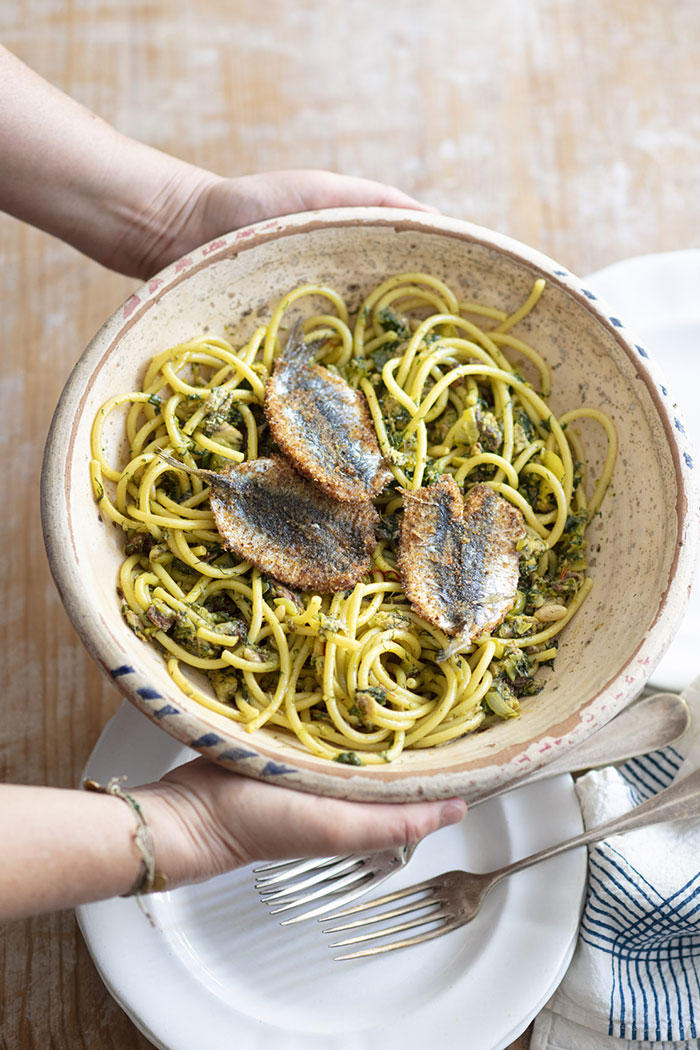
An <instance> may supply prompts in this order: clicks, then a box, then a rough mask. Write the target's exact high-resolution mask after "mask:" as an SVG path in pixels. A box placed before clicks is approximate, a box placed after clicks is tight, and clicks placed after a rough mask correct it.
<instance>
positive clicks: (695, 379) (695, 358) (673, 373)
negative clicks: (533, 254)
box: [584, 250, 700, 691]
mask: <svg viewBox="0 0 700 1050" xmlns="http://www.w3.org/2000/svg"><path fill="white" fill-rule="evenodd" d="M584 280H585V282H586V284H587V286H588V287H589V288H590V289H591V290H592V291H593V292H595V293H596V294H597V295H599V296H600V297H601V298H602V299H605V300H607V302H608V303H610V304H611V305H612V307H613V308H614V313H615V314H616V316H619V317H620V318H621V319H622V321H623V322H624V324H625V327H626V328H627V329H628V330H630V331H632V332H634V333H636V336H637V337H638V339H639V342H640V343H641V344H642V345H643V346H646V347H648V348H649V350H650V351H651V355H652V357H653V358H654V360H655V361H656V362H657V363H658V365H659V368H660V370H661V373H662V374H663V375H664V376H665V378H666V380H667V389H668V391H669V393H670V395H671V397H672V398H673V399H674V403H675V404H677V405H678V408H679V416H680V417H681V419H682V420H683V422H684V425H685V427H686V429H687V432H688V436H689V438H690V441H691V442H692V444H693V445H694V448H695V452H696V454H697V455H700V412H699V411H698V406H697V402H696V391H697V389H698V384H699V383H700V251H695V250H689V251H681V252H665V253H662V254H660V255H640V256H638V257H637V258H634V259H625V260H624V261H623V262H619V263H615V264H614V265H613V266H608V267H606V269H604V270H599V271H598V272H597V273H593V274H590V275H589V276H588V277H586V278H585V279H584ZM699 575H700V574H698V573H697V572H696V578H695V585H694V587H693V589H692V591H691V595H690V602H689V604H688V608H687V611H686V615H685V617H684V619H683V623H682V624H681V627H680V630H679V631H678V633H677V635H676V637H675V638H674V640H673V642H672V643H671V646H670V648H669V649H668V650H667V652H666V655H665V656H664V657H663V659H662V661H661V663H660V664H659V665H658V667H657V668H656V670H655V672H654V674H653V675H652V678H651V683H652V684H653V685H655V686H658V687H659V688H661V689H676V690H679V691H680V690H681V689H684V688H685V687H686V686H687V685H690V683H691V681H692V680H693V679H694V678H695V676H696V675H697V673H698V670H700V653H699V652H698V640H699V639H700V579H699V578H698V577H699Z"/></svg>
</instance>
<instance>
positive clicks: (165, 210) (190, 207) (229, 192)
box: [113, 165, 436, 278]
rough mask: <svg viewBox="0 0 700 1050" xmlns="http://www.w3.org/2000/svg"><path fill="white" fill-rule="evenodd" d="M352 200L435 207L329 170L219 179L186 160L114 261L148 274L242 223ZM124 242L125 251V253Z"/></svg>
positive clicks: (127, 269) (352, 203)
mask: <svg viewBox="0 0 700 1050" xmlns="http://www.w3.org/2000/svg"><path fill="white" fill-rule="evenodd" d="M353 206H377V207H387V208H412V209H414V210H418V211H431V212H434V211H435V210H436V209H434V208H432V207H430V206H428V205H425V204H421V203H420V202H419V201H417V200H415V199H414V198H413V197H409V196H408V194H406V193H403V192H402V191H401V190H398V189H395V188H394V187H393V186H387V185H385V184H384V183H382V182H374V181H373V180H371V179H361V178H355V177H352V176H348V175H338V174H335V173H334V172H330V171H315V170H299V171H272V172H266V173H265V174H260V175H243V176H240V177H239V178H230V179H224V178H219V177H218V176H216V175H212V173H211V172H205V171H202V170H201V169H197V168H194V169H193V168H189V167H188V166H187V165H184V166H182V167H181V168H179V169H178V170H174V172H173V179H172V182H171V183H170V186H169V189H168V192H167V194H165V195H163V197H162V198H159V200H158V201H157V202H151V203H150V205H147V206H146V210H148V208H151V209H153V208H154V207H157V208H160V209H161V214H160V215H159V216H158V217H157V218H156V217H155V216H154V217H153V218H152V219H150V220H149V219H148V218H147V216H146V214H144V216H143V217H142V221H140V222H139V223H137V224H136V226H135V228H134V231H133V235H132V236H131V237H130V238H129V239H128V240H126V241H125V242H123V244H122V245H121V246H120V254H119V256H117V257H116V258H115V260H114V263H113V268H114V269H121V270H123V271H124V272H131V273H134V272H135V273H137V275H138V276H140V277H144V278H145V277H149V276H151V275H152V274H153V273H156V272H157V271H158V270H161V269H163V267H164V266H167V265H168V263H171V262H173V261H174V260H175V259H178V258H179V257H180V256H181V255H185V254H186V253H187V252H188V251H191V249H192V248H196V247H198V246H199V245H200V244H205V243H206V242H207V241H210V240H213V239H214V238H215V237H218V236H219V235H220V234H222V233H228V232H229V231H231V230H237V229H239V228H240V227H242V226H248V225H250V224H252V223H255V222H261V221H262V220H264V219H270V218H276V217H277V216H280V215H291V214H294V213H296V212H303V211H313V210H314V209H316V208H342V207H353ZM169 213H172V217H171V218H169V217H168V216H169ZM125 248H126V249H128V252H129V254H130V255H131V258H127V257H126V256H125V255H124V253H123V249H125Z"/></svg>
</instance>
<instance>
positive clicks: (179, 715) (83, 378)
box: [42, 209, 698, 800]
mask: <svg viewBox="0 0 700 1050" xmlns="http://www.w3.org/2000/svg"><path fill="white" fill-rule="evenodd" d="M406 270H412V271H417V270H425V271H430V272H431V273H433V274H437V275H438V276H440V277H441V278H443V279H444V280H446V281H447V282H448V283H449V284H450V285H452V286H453V287H455V288H456V289H457V290H458V292H459V294H460V295H461V296H464V297H466V298H469V299H476V300H479V301H481V302H484V303H487V304H490V305H494V306H495V305H497V306H500V307H502V308H504V309H506V310H509V309H515V308H516V306H517V305H519V304H520V303H521V302H523V301H524V299H525V298H526V297H527V295H528V293H529V292H530V290H531V287H532V282H533V279H534V278H535V277H539V276H543V277H544V278H545V279H546V281H547V291H546V294H545V296H544V297H543V299H542V300H541V302H540V304H539V305H538V307H537V309H536V310H534V311H533V312H532V314H530V315H529V316H528V317H527V318H526V319H525V321H524V322H522V323H521V326H520V327H519V329H518V334H521V335H522V337H523V338H524V339H526V340H528V341H530V342H532V344H533V345H535V346H537V347H538V348H539V350H540V351H541V352H542V353H543V354H544V356H545V357H546V358H547V360H548V361H549V363H550V365H551V366H552V369H553V394H552V398H551V404H552V407H553V410H554V411H555V412H557V413H559V412H563V411H565V410H566V409H568V408H572V407H574V406H577V405H580V404H581V403H586V404H590V405H596V406H599V407H601V408H602V409H603V410H604V411H605V412H607V413H609V415H610V416H611V417H612V418H613V420H614V422H615V425H616V427H617V430H618V434H619V440H620V453H619V458H618V462H617V467H616V470H615V476H614V481H613V485H612V487H611V490H610V492H609V493H608V495H607V497H606V500H605V502H604V505H603V514H602V516H601V517H600V518H597V519H596V520H595V522H594V523H593V524H592V525H591V527H590V529H589V532H588V534H587V536H588V540H589V561H590V566H591V567H590V575H591V576H592V578H593V579H594V581H595V586H594V588H593V591H592V593H591V595H590V596H589V597H588V599H587V600H586V601H585V603H584V604H583V606H582V608H581V610H580V612H579V613H578V614H577V616H576V617H575V618H574V620H573V621H572V622H571V624H570V625H568V627H567V628H566V629H565V631H564V632H563V634H562V636H561V645H560V650H559V655H558V658H557V661H556V666H555V672H554V674H553V675H552V676H551V677H550V678H549V680H548V684H547V686H546V688H545V689H544V691H543V692H542V693H540V694H539V696H537V697H532V698H530V699H527V700H525V701H524V702H523V704H522V715H521V717H520V718H517V719H512V720H508V721H504V722H501V723H499V724H496V725H492V726H491V727H489V728H488V729H487V730H486V731H483V732H478V733H475V734H472V735H469V736H466V737H463V738H462V739H460V740H457V741H455V742H454V743H451V744H448V745H445V746H443V747H441V748H437V749H426V750H419V751H412V752H406V753H404V754H403V755H402V756H401V757H400V758H399V759H398V760H397V761H395V762H393V763H391V764H389V765H386V766H384V767H381V768H378V767H369V768H356V767H353V766H349V765H343V764H339V763H334V762H328V761H325V760H322V759H318V758H315V757H314V756H312V755H310V754H308V753H307V752H306V751H304V750H302V749H301V747H300V745H298V744H297V743H296V741H295V740H293V739H290V738H289V737H287V736H286V735H284V734H283V733H282V732H278V731H275V730H274V729H267V728H266V729H263V730H260V731H258V732H256V733H248V732H247V731H246V730H245V729H243V728H241V727H239V726H238V725H236V724H235V723H233V722H231V721H229V720H228V719H226V718H224V717H222V716H220V715H218V714H215V713H213V712H211V711H209V710H208V709H205V708H203V707H202V706H200V705H198V704H197V703H196V702H195V701H193V700H191V699H189V698H188V697H187V696H185V695H184V694H183V693H182V692H181V691H180V690H179V689H178V688H177V687H176V686H175V685H174V683H173V682H172V680H171V679H170V677H169V675H168V673H167V670H166V667H165V662H164V661H163V659H162V656H161V654H160V651H158V650H157V649H156V647H155V646H151V645H149V644H145V643H143V642H140V641H139V640H138V639H137V638H136V637H135V636H134V634H133V633H132V632H131V631H130V629H129V628H128V627H127V625H126V623H125V622H124V620H123V619H122V616H121V614H120V603H119V600H118V597H117V593H116V589H115V586H116V578H117V570H118V566H119V563H120V561H121V559H122V554H121V550H122V539H123V537H122V533H121V530H119V529H118V528H117V527H116V526H115V525H113V524H112V523H111V522H109V521H106V520H103V519H100V516H99V511H98V507H97V506H96V504H95V502H94V500H93V496H92V492H91V488H90V480H89V473H88V463H89V458H90V440H89V435H90V427H91V424H92V421H93V418H94V416H95V413H96V412H97V410H98V408H99V407H100V406H101V405H102V404H103V402H104V401H106V400H107V399H108V398H109V397H111V396H113V395H114V394H116V393H119V392H123V391H126V390H129V389H130V388H132V387H134V386H136V385H137V384H138V382H139V380H140V377H141V375H142V373H143V370H144V367H145V364H146V362H147V361H148V360H149V359H150V358H151V356H152V355H153V354H154V353H155V352H156V351H157V350H159V349H162V348H165V347H167V346H170V345H173V344H175V343H178V342H180V341H182V340H184V339H186V338H188V337H191V336H194V335H198V334H201V333H203V332H210V333H214V334H223V333H224V331H225V329H226V326H230V325H233V326H234V328H235V330H236V331H237V332H238V333H240V335H241V337H245V336H247V335H249V334H250V333H251V332H252V330H253V329H254V328H255V327H256V326H257V325H258V324H259V323H260V320H261V319H265V318H267V317H269V315H270V308H271V306H272V305H273V304H274V303H276V302H277V301H278V300H279V299H280V298H281V296H282V295H283V294H284V293H285V292H287V291H288V290H289V289H291V288H293V287H294V286H296V285H297V284H300V283H302V282H306V281H318V282H320V283H326V284H330V285H331V286H333V287H335V288H337V289H339V290H340V291H341V292H343V293H345V294H347V295H348V297H349V299H350V300H351V301H352V302H356V301H358V300H359V297H360V295H361V293H364V292H365V291H366V290H368V289H370V288H371V287H373V286H375V285H376V284H378V283H379V282H380V281H381V280H382V279H384V278H385V277H387V276H389V275H391V274H394V273H399V272H402V271H406ZM584 436H585V440H586V446H587V450H588V453H589V458H590V462H591V469H592V470H593V471H594V472H595V470H596V467H597V466H599V465H600V462H601V457H602V454H603V451H604V449H603V447H602V441H601V439H600V437H599V435H598V434H597V433H596V431H595V428H593V427H592V428H591V433H590V434H589V433H588V432H586V434H585V435H584ZM119 442H120V433H119V420H115V423H114V426H113V428H112V429H111V430H110V429H108V430H107V431H106V447H107V451H108V453H110V454H111V458H112V461H116V453H117V450H118V447H119ZM42 508H43V521H44V534H45V540H46V546H47V550H48V554H49V559H50V562H51V568H52V571H53V574H54V577H55V580H56V583H57V585H58V588H59V591H60V594H61V597H62V599H63V602H64V604H65V606H66V609H67V611H68V614H69V616H70V617H71V620H72V622H73V624H74V626H75V627H76V629H77V631H78V632H79V634H80V636H81V638H82V640H83V642H84V643H85V645H86V646H87V648H88V649H89V651H90V652H91V653H92V655H93V656H94V657H95V659H96V660H97V661H98V662H99V664H100V666H101V667H102V668H103V669H104V671H105V672H106V674H108V675H109V676H110V677H111V678H112V679H113V681H114V682H115V683H116V684H117V685H118V686H119V688H120V689H121V690H122V692H123V693H124V694H125V696H127V697H128V698H129V700H130V701H131V702H132V703H134V704H135V705H136V706H137V707H138V708H139V709H140V710H141V711H142V712H143V713H144V715H146V716H147V717H148V718H150V719H151V720H152V721H153V722H155V723H156V724H157V725H159V726H160V727H161V728H162V729H163V730H164V731H165V732H166V733H169V734H171V735H172V736H174V737H176V738H177V739H178V740H180V741H181V742H182V743H184V744H187V745H189V746H191V747H193V748H195V749H196V750H197V751H200V752H201V753H202V754H204V755H206V756H207V757H209V758H210V759H213V760H214V761H216V762H219V763H221V764H222V765H224V766H227V767H229V768H231V769H233V770H236V771H237V772H240V773H244V774H247V775H250V776H253V777H259V778H263V779H266V780H273V781H275V782H277V783H281V784H285V785H289V786H293V787H295V788H299V789H302V790H306V791H311V792H316V793H320V794H327V795H334V796H340V797H346V798H354V799H384V800H405V799H414V798H444V797H448V796H451V795H454V794H460V795H463V796H464V797H466V798H467V799H475V798H479V797H482V796H484V795H485V794H488V793H489V792H490V791H492V790H495V789H497V788H499V787H502V786H504V785H506V784H508V783H509V782H512V781H514V780H517V779H519V778H521V777H523V776H525V775H526V774H527V773H529V772H532V771H534V770H535V769H537V768H539V767H540V766H542V765H544V764H545V763H546V762H548V761H549V760H551V759H552V758H554V757H555V756H558V755H560V754H562V753H563V752H564V751H566V750H568V749H570V748H571V747H573V746H574V745H575V744H577V743H579V742H581V741H582V740H584V739H585V738H586V737H588V736H590V735H591V734H592V733H594V732H595V731H596V729H598V728H599V727H600V726H602V725H603V724H604V723H605V722H607V721H609V719H611V718H612V717H613V716H614V715H615V714H617V712H619V711H620V710H621V709H622V708H623V707H624V706H625V705H626V704H627V703H628V702H629V701H630V700H631V699H632V698H633V697H635V696H636V695H637V694H638V693H639V692H640V691H641V689H642V687H643V686H644V683H645V681H646V680H647V678H648V677H649V675H650V674H651V672H652V670H653V669H654V667H655V665H656V664H657V663H658V661H659V660H660V658H661V656H662V654H663V652H664V650H665V648H666V646H667V645H668V644H669V642H670V640H671V638H672V636H673V634H674V632H675V631H676V629H677V627H678V625H679V623H680V620H681V617H682V613H683V609H684V605H685V602H686V600H687V596H688V591H689V586H690V577H691V572H692V561H693V554H692V552H693V551H694V549H695V547H696V544H697V540H698V518H697V511H696V501H695V494H694V485H693V459H692V453H691V451H690V449H689V448H688V446H687V442H686V438H685V434H684V428H683V424H682V422H681V421H680V419H679V418H678V417H677V414H676V412H675V410H674V406H673V404H672V403H671V402H670V399H669V397H668V396H667V393H666V390H665V388H664V386H663V382H662V380H661V379H660V378H659V375H658V373H657V371H656V368H655V365H654V364H653V362H652V360H651V358H650V357H649V355H648V353H647V351H646V350H645V348H644V347H643V346H641V345H639V344H636V343H635V342H634V341H633V338H632V337H631V336H630V334H629V333H628V331H627V330H626V329H625V326H624V324H623V322H622V320H621V319H620V318H618V317H617V316H616V315H615V314H614V313H613V312H611V311H610V310H609V308H608V307H607V306H606V305H605V304H604V303H602V302H601V301H600V300H598V299H597V298H596V297H595V295H593V294H592V293H591V292H590V291H588V290H587V289H586V288H585V287H582V285H581V283H580V282H579V280H577V278H576V277H574V276H573V275H572V274H571V273H569V272H568V271H567V270H566V269H565V268H564V267H562V266H559V265H557V264H556V263H554V262H552V260H550V259H548V258H546V257H545V256H543V255H541V254H539V253H538V252H536V251H534V250H532V249H529V248H527V247H525V246H524V245H522V244H519V243H517V242H515V241H513V240H510V239H508V238H506V237H503V236H501V235H499V234H496V233H493V232H491V231H488V230H485V229H482V228H480V227H477V226H473V225H470V224H468V223H465V222H461V221H457V220H453V219H448V218H443V217H435V216H433V215H426V214H423V213H419V212H409V211H398V210H387V209H337V210H332V211H323V212H313V213H306V214H302V215H296V216H291V217H286V218H282V219H279V220H275V221H271V222H265V223H262V224H258V225H256V226H253V227H249V228H247V229H243V230H239V231H237V232H234V233H231V234H229V235H227V236H223V237H220V238H218V239H217V240H215V241H213V242H211V243H210V244H207V245H205V246H203V247H201V248H199V249H198V250H196V251H193V252H191V253H190V254H189V255H188V256H187V257H185V258H183V259H180V260H179V261H178V262H176V263H174V264H173V265H171V266H170V267H168V268H167V269H166V270H164V271H163V272H162V273H161V274H160V275H159V276H157V277H155V278H153V279H152V280H151V281H149V282H148V283H147V284H146V285H144V286H143V287H142V288H140V289H139V290H138V291H137V292H136V293H135V294H134V295H132V296H131V298H129V299H128V300H127V302H125V303H124V304H123V306H121V307H120V308H119V309H118V310H117V311H116V313H114V314H113V316H112V317H111V318H110V319H109V320H108V321H107V323H106V324H105V325H104V327H103V328H102V329H101V330H100V331H99V332H98V334H97V335H96V336H95V338H94V339H93V340H92V342H91V343H90V345H89V346H88V347H87V349H86V350H85V352H84V354H83V355H82V357H81V358H80V360H79V361H78V363H77V365H76V367H75V369H74V371H73V373H72V374H71V376H70V378H69V380H68V382H67V384H66V387H65V389H64V391H63V394H62V396H61V399H60V402H59V404H58V407H57V409H56V413H55V416H54V420H53V424H52V427H51V431H50V434H49V437H48V441H47V446H46V454H45V462H44V472H43V488H42ZM116 772H118V771H116Z"/></svg>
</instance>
